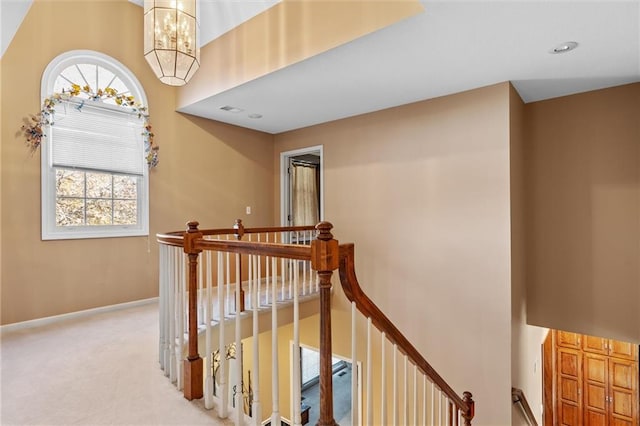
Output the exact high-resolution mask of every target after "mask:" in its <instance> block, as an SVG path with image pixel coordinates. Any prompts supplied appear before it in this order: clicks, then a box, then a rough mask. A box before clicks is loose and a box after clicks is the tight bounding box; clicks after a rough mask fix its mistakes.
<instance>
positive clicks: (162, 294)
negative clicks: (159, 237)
mask: <svg viewBox="0 0 640 426" xmlns="http://www.w3.org/2000/svg"><path fill="white" fill-rule="evenodd" d="M165 249H166V246H165V245H164V244H160V248H159V250H158V256H159V260H158V266H159V269H160V271H159V280H160V291H159V294H160V300H159V315H158V318H159V321H158V323H159V327H160V329H159V331H158V362H159V363H160V368H161V369H162V370H164V345H165V335H164V325H165V323H164V314H165V312H164V302H165V300H166V295H165V286H166V283H165V275H166V273H167V266H166V264H165V259H164V253H165Z"/></svg>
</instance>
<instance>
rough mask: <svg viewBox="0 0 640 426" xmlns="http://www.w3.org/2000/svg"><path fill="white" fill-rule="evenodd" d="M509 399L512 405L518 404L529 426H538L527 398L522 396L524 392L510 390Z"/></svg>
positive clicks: (517, 389)
mask: <svg viewBox="0 0 640 426" xmlns="http://www.w3.org/2000/svg"><path fill="white" fill-rule="evenodd" d="M511 399H512V401H513V403H514V404H516V403H520V406H521V407H522V411H523V413H524V415H525V417H526V419H527V422H529V424H530V425H531V426H538V422H537V420H536V417H535V416H534V415H533V411H532V410H531V406H530V405H529V401H527V397H526V396H524V392H523V391H522V389H519V388H511Z"/></svg>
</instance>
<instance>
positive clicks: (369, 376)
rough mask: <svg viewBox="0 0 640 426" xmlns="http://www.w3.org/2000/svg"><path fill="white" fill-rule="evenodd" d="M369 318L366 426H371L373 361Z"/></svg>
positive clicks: (369, 319)
mask: <svg viewBox="0 0 640 426" xmlns="http://www.w3.org/2000/svg"><path fill="white" fill-rule="evenodd" d="M371 343H372V342H371V317H368V318H367V425H369V426H373V374H372V370H373V360H372V359H371V352H372V351H371Z"/></svg>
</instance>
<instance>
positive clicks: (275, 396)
mask: <svg viewBox="0 0 640 426" xmlns="http://www.w3.org/2000/svg"><path fill="white" fill-rule="evenodd" d="M276 261H277V260H276V258H275V257H272V258H271V269H272V271H273V272H274V273H273V277H272V284H273V285H272V288H273V290H274V291H273V296H272V297H271V401H272V404H273V405H272V409H271V424H272V425H280V424H281V420H280V375H279V373H278V307H277V302H278V301H277V298H276V293H275V289H276V274H275V270H276Z"/></svg>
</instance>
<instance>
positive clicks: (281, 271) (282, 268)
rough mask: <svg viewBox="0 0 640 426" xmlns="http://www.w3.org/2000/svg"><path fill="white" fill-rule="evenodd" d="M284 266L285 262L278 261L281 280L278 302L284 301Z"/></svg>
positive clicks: (282, 260)
mask: <svg viewBox="0 0 640 426" xmlns="http://www.w3.org/2000/svg"><path fill="white" fill-rule="evenodd" d="M284 266H285V260H284V259H280V277H281V278H282V294H280V300H285V295H284V281H285V277H286V268H285V267H284Z"/></svg>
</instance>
